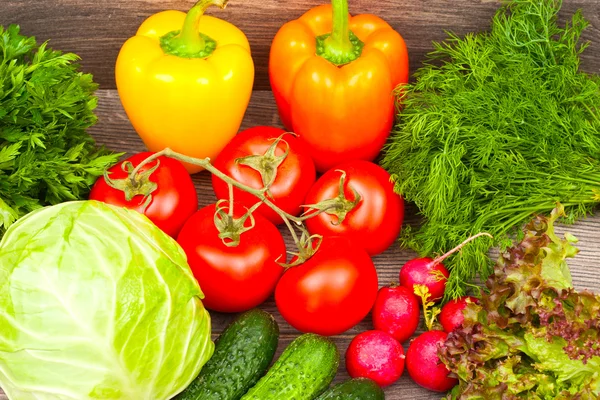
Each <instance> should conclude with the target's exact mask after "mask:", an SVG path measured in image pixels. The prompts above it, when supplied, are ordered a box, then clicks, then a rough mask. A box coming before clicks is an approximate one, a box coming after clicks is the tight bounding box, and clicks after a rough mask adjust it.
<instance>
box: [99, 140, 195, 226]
mask: <svg viewBox="0 0 600 400" xmlns="http://www.w3.org/2000/svg"><path fill="white" fill-rule="evenodd" d="M152 154H153V153H150V152H143V153H138V154H135V155H133V156H131V157H129V158H127V159H125V160H123V161H121V162H119V163H118V164H116V165H113V166H112V167H111V168H109V169H108V173H109V178H110V179H111V180H112V181H115V180H124V179H125V178H127V176H128V173H127V172H125V171H124V170H123V163H125V162H127V161H129V162H131V164H132V166H133V167H136V166H137V165H138V164H140V163H141V162H142V161H144V160H145V159H146V158H148V157H149V156H150V155H152ZM158 162H159V163H158V167H157V168H156V170H155V171H154V172H153V173H152V174H151V175H150V177H149V180H150V182H154V183H155V184H156V189H155V190H154V191H153V192H152V193H151V196H152V197H151V201H150V203H149V204H148V205H147V207H146V204H145V203H146V201H147V198H145V196H144V195H141V194H137V195H135V196H133V197H132V198H131V200H129V201H128V200H127V199H126V198H125V192H124V191H122V190H120V189H116V188H114V187H111V186H110V185H109V184H108V182H107V181H106V179H105V178H104V177H100V178H98V180H97V181H96V182H95V183H94V186H93V187H92V190H91V191H90V195H89V199H90V200H98V201H102V202H105V203H109V204H113V205H116V206H121V207H127V208H130V209H132V210H136V211H138V212H140V213H142V214H145V215H146V216H147V217H148V218H149V219H150V220H151V221H152V222H154V224H155V225H156V226H158V227H159V228H160V229H162V230H163V232H165V233H166V234H168V235H170V236H172V237H176V236H177V234H178V233H179V231H180V229H181V227H182V226H183V224H184V223H185V221H186V220H187V219H188V218H189V217H190V216H191V215H192V214H193V213H194V212H195V211H196V210H197V209H198V194H197V192H196V187H195V186H194V182H192V178H191V177H190V175H189V173H188V172H187V170H186V169H185V167H184V166H183V164H182V163H181V162H179V161H177V160H175V159H173V158H169V157H159V158H158ZM156 164H157V161H152V162H150V163H149V164H146V165H144V166H143V167H142V168H141V169H140V170H141V171H142V172H143V171H147V170H149V169H150V168H153V167H155V166H156ZM122 182H124V181H122ZM144 208H145V209H144Z"/></svg>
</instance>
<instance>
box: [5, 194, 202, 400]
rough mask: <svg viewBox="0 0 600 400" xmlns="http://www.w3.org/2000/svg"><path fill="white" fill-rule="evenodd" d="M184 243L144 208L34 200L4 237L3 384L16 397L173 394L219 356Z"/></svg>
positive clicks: (139, 399)
mask: <svg viewBox="0 0 600 400" xmlns="http://www.w3.org/2000/svg"><path fill="white" fill-rule="evenodd" d="M202 298H203V294H202V292H201V290H200V287H199V286H198V283H197V281H196V280H195V279H194V277H193V275H192V273H191V271H190V269H189V266H188V264H187V262H186V257H185V253H184V252H183V251H182V249H181V248H180V247H179V246H178V244H177V243H176V242H175V241H174V240H173V239H171V238H170V237H169V236H167V235H166V234H164V233H163V232H162V231H161V230H159V229H158V228H157V227H156V226H154V225H153V224H152V223H151V222H150V221H149V220H148V219H147V218H146V217H145V216H143V215H142V214H139V213H137V212H135V211H131V210H127V209H124V208H117V207H114V206H109V205H107V204H104V203H100V202H96V201H74V202H67V203H62V204H59V205H56V206H51V207H46V208H42V209H39V210H36V211H34V212H32V213H30V214H28V215H26V216H25V217H23V218H21V219H20V220H19V221H17V223H15V224H14V225H12V226H11V227H10V229H8V230H7V232H6V234H5V236H4V237H3V239H2V241H1V242H0V386H1V387H2V388H3V389H4V391H5V392H6V394H7V395H8V396H9V398H11V399H18V400H29V399H36V400H40V399H43V400H53V399H77V400H82V399H135V400H161V399H169V398H172V397H173V396H174V395H176V394H177V393H179V392H180V391H182V390H183V389H184V388H185V387H186V386H187V385H188V384H189V383H190V382H191V381H192V380H193V379H194V377H196V376H197V375H198V373H199V372H200V369H201V368H202V366H203V365H204V364H205V363H206V361H207V360H208V359H209V358H210V357H211V356H212V353H213V349H214V344H213V342H212V341H211V337H210V328H211V326H210V317H209V314H208V312H207V311H206V310H205V309H204V307H203V305H202V302H201V299H202Z"/></svg>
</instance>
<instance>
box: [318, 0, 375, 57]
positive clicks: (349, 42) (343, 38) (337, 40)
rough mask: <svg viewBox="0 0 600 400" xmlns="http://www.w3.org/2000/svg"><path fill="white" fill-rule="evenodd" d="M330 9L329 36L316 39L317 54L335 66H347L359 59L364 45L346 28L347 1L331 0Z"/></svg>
mask: <svg viewBox="0 0 600 400" xmlns="http://www.w3.org/2000/svg"><path fill="white" fill-rule="evenodd" d="M331 7H332V10H333V16H332V30H331V34H326V35H323V36H319V37H318V38H317V54H318V55H320V56H321V57H323V58H325V59H327V60H329V61H331V62H332V63H334V64H335V65H343V64H348V63H350V62H352V61H354V60H356V59H357V58H358V57H360V55H361V53H362V48H363V46H364V43H363V42H361V41H360V39H358V38H357V37H356V35H354V33H352V31H350V28H349V26H348V24H349V18H348V0H331Z"/></svg>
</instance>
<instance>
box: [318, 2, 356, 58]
mask: <svg viewBox="0 0 600 400" xmlns="http://www.w3.org/2000/svg"><path fill="white" fill-rule="evenodd" d="M331 8H332V9H333V19H332V27H333V28H332V30H331V36H329V37H328V38H327V39H325V46H326V47H328V48H329V51H335V52H339V53H345V52H349V51H352V42H351V41H350V28H348V0H331Z"/></svg>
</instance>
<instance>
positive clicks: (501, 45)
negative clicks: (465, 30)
mask: <svg viewBox="0 0 600 400" xmlns="http://www.w3.org/2000/svg"><path fill="white" fill-rule="evenodd" d="M561 6H562V3H561V1H559V0H514V1H510V2H508V3H505V4H504V5H503V6H502V7H501V8H500V9H499V10H498V11H497V13H496V14H495V16H494V18H493V22H492V26H491V29H490V30H489V32H483V33H477V34H468V35H466V36H465V37H463V38H459V37H458V36H456V35H454V34H449V37H448V38H447V39H446V40H445V41H444V42H442V43H435V44H434V46H435V48H434V51H433V52H431V53H430V54H429V59H428V60H427V62H426V63H425V64H424V66H423V67H421V68H420V69H419V70H418V71H417V72H416V73H415V78H416V81H415V83H414V84H411V85H408V86H406V87H404V88H402V91H401V94H400V96H401V98H400V100H401V101H402V102H403V108H402V109H401V111H400V112H399V115H398V123H397V125H396V127H395V129H394V132H393V133H392V135H391V137H390V141H389V142H388V144H387V145H386V147H385V149H384V157H383V159H382V166H383V167H384V168H385V169H387V170H388V171H389V172H390V174H391V175H392V178H393V180H394V181H395V189H396V191H397V192H398V193H400V194H401V195H403V196H404V197H405V198H406V199H407V200H408V201H412V202H414V203H415V204H416V205H417V206H418V208H419V210H420V212H421V214H422V215H423V217H424V220H425V221H424V224H423V225H422V226H421V227H420V228H418V229H410V228H409V229H406V230H405V231H404V233H403V235H402V237H401V241H402V243H403V244H404V245H406V246H409V247H411V248H413V249H415V250H416V251H418V252H419V253H421V255H432V254H434V253H438V252H445V251H446V250H448V249H450V248H452V247H454V246H456V245H457V244H458V243H461V242H462V241H463V240H464V239H465V238H467V237H469V236H471V235H473V234H474V233H478V232H488V233H490V234H492V235H493V236H494V238H495V239H494V240H492V239H486V238H482V239H480V240H478V241H476V242H473V243H471V244H469V245H468V246H466V247H465V248H464V249H463V250H462V251H461V253H460V254H459V255H456V256H454V257H453V258H452V259H450V260H449V261H448V263H447V265H448V266H449V269H450V271H451V274H450V278H449V280H448V283H447V287H446V299H449V298H456V297H458V296H461V295H463V294H465V292H466V291H467V288H468V287H469V285H472V284H473V281H474V280H476V279H477V278H478V277H479V278H480V279H482V280H485V279H486V278H487V277H488V276H489V274H490V273H491V272H492V263H491V261H490V259H489V257H488V255H487V253H488V250H489V249H490V248H491V246H493V245H501V247H505V246H506V245H507V244H508V243H509V241H508V237H509V236H510V235H511V234H512V233H515V231H516V230H517V228H519V227H520V226H521V225H522V224H523V223H525V222H526V221H527V220H529V219H530V218H531V215H532V214H533V213H543V212H548V211H550V210H552V209H553V208H554V207H555V205H556V202H557V201H560V202H561V203H562V204H563V205H564V206H565V209H566V211H567V214H568V217H567V220H569V221H573V220H575V219H576V218H580V217H583V216H584V215H585V214H586V213H588V212H591V211H592V210H593V209H594V206H595V205H596V204H598V203H599V202H600V196H599V190H600V78H599V77H598V76H594V75H589V74H586V73H584V72H581V71H580V70H579V65H580V55H581V53H582V52H583V51H584V49H585V48H586V47H587V46H588V43H580V36H581V33H582V32H583V31H584V29H585V28H586V27H587V25H588V22H587V21H586V20H585V19H584V17H583V16H582V13H581V12H579V11H578V12H577V13H575V14H574V15H572V17H571V19H570V21H569V22H568V23H567V24H565V25H564V26H559V25H558V22H557V16H558V13H559V11H560V8H561Z"/></svg>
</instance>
